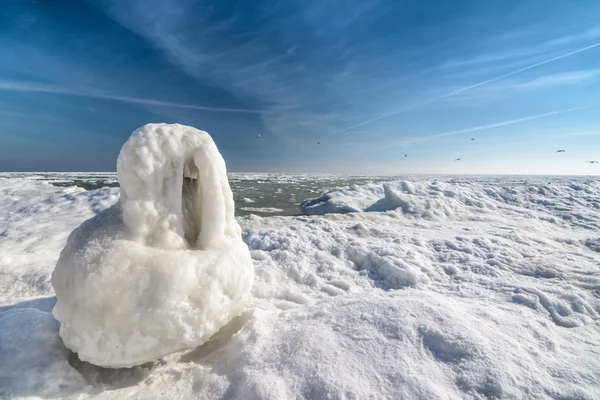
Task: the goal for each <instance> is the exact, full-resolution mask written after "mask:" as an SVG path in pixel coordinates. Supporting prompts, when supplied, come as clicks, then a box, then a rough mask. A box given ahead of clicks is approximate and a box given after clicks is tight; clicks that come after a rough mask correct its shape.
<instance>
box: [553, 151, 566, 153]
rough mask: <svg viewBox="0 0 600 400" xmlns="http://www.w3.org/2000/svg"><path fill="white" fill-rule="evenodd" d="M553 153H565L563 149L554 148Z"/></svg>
mask: <svg viewBox="0 0 600 400" xmlns="http://www.w3.org/2000/svg"><path fill="white" fill-rule="evenodd" d="M555 153H565V150H556V151H555Z"/></svg>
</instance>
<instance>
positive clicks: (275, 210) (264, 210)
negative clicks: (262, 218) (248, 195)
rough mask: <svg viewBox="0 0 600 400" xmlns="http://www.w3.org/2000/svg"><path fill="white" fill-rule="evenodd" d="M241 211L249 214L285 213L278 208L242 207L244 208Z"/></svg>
mask: <svg viewBox="0 0 600 400" xmlns="http://www.w3.org/2000/svg"><path fill="white" fill-rule="evenodd" d="M240 210H242V211H249V212H258V213H265V214H269V213H278V212H282V211H283V210H282V209H281V208H276V207H242V208H240Z"/></svg>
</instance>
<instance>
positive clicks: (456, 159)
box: [454, 158, 462, 161]
mask: <svg viewBox="0 0 600 400" xmlns="http://www.w3.org/2000/svg"><path fill="white" fill-rule="evenodd" d="M460 160H462V158H455V159H454V161H460Z"/></svg>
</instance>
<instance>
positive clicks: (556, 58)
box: [336, 42, 600, 133]
mask: <svg viewBox="0 0 600 400" xmlns="http://www.w3.org/2000/svg"><path fill="white" fill-rule="evenodd" d="M599 46H600V42H598V43H594V44H591V45H589V46H585V47H582V48H579V49H577V50H573V51H570V52H568V53H565V54H561V55H559V56H556V57H552V58H549V59H547V60H544V61H540V62H537V63H535V64H531V65H528V66H526V67H523V68H519V69H517V70H514V71H511V72H508V73H506V74H502V75H499V76H496V77H494V78H491V79H487V80H485V81H481V82H478V83H475V84H472V85H469V86H465V87H463V88H460V89H456V90H453V91H451V92H448V93H445V94H443V95H441V96H437V97H433V98H431V99H428V100H425V101H422V102H420V103H416V104H413V105H410V106H407V107H403V108H400V109H398V110H395V111H392V112H389V113H387V114H384V115H380V116H378V117H375V118H371V119H368V120H366V121H363V122H360V123H358V124H355V125H352V126H350V127H348V128H345V129H342V130H341V131H338V132H336V133H344V132H347V131H350V130H352V129H354V128H358V127H359V126H363V125H367V124H370V123H372V122H375V121H379V120H381V119H384V118H387V117H390V116H392V115H396V114H399V113H401V112H405V111H409V110H412V109H414V108H417V107H420V106H423V105H426V104H429V103H431V102H434V101H437V100H441V99H444V98H447V97H451V96H454V95H457V94H460V93H463V92H466V91H468V90H471V89H475V88H477V87H480V86H483V85H487V84H489V83H492V82H496V81H499V80H501V79H504V78H508V77H510V76H513V75H516V74H519V73H521V72H525V71H528V70H530V69H533V68H537V67H540V66H542V65H546V64H549V63H552V62H554V61H558V60H562V59H564V58H567V57H570V56H573V55H575V54H579V53H583V52H585V51H588V50H592V49H594V48H596V47H599Z"/></svg>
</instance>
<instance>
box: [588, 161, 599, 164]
mask: <svg viewBox="0 0 600 400" xmlns="http://www.w3.org/2000/svg"><path fill="white" fill-rule="evenodd" d="M586 163H588V164H598V161H586Z"/></svg>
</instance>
